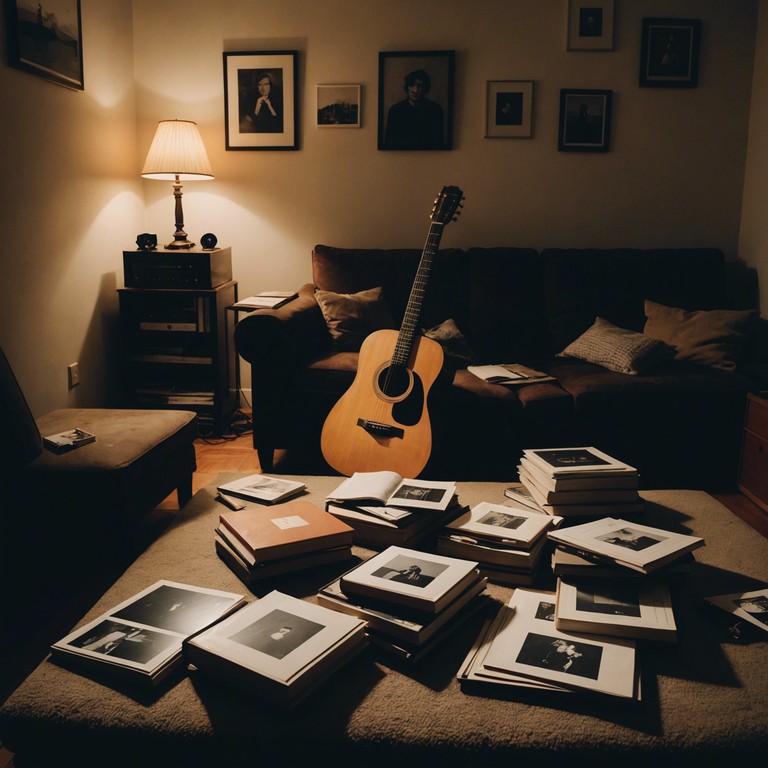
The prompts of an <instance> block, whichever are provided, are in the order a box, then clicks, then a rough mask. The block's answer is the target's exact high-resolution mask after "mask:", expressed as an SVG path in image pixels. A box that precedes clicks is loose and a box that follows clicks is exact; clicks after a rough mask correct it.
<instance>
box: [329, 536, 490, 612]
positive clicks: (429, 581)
mask: <svg viewBox="0 0 768 768" xmlns="http://www.w3.org/2000/svg"><path fill="white" fill-rule="evenodd" d="M477 568H478V564H477V563H476V562H472V561H470V560H462V559H459V558H455V557H446V556H443V555H436V554H432V553H427V552H420V551H418V550H414V549H407V548H405V547H397V546H391V547H387V549H385V550H384V551H383V552H379V554H377V555H374V556H373V557H371V558H370V559H369V560H366V561H365V562H363V563H361V564H360V565H359V566H358V567H357V568H353V569H352V570H351V571H348V572H347V573H345V574H344V575H343V576H342V577H341V589H342V590H343V591H344V592H347V593H349V594H350V595H357V596H360V597H363V598H370V599H372V600H375V601H380V602H383V603H389V604H396V605H401V606H403V607H405V608H412V609H414V610H417V611H424V612H426V613H440V611H442V610H443V609H444V608H445V607H446V606H447V605H449V604H450V603H451V602H452V601H453V600H454V599H455V598H456V597H457V596H458V595H459V594H461V592H463V591H464V590H465V589H466V588H467V587H469V586H470V585H471V584H472V583H473V582H475V581H479V580H480V578H481V576H480V574H479V572H478V570H477Z"/></svg>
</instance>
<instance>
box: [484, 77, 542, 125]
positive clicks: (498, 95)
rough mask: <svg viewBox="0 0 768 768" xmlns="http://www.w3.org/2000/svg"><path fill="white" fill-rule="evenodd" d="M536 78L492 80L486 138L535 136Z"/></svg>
mask: <svg viewBox="0 0 768 768" xmlns="http://www.w3.org/2000/svg"><path fill="white" fill-rule="evenodd" d="M532 113H533V81H532V80H489V81H488V84H487V89H486V118H485V137H486V138H487V139H527V138H530V137H531V135H532V128H531V126H532V118H531V115H532Z"/></svg>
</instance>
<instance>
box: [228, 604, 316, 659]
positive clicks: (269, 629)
mask: <svg viewBox="0 0 768 768" xmlns="http://www.w3.org/2000/svg"><path fill="white" fill-rule="evenodd" d="M323 629H325V626H324V625H323V624H319V623H318V622H316V621H310V620H309V619H306V618H304V617H303V616H296V615H295V614H292V613H288V612H287V611H282V610H280V609H279V608H278V609H275V610H274V611H270V612H269V613H268V614H266V616H262V617H261V618H260V619H259V620H258V621H254V622H253V624H250V625H248V626H247V627H245V628H244V629H241V630H240V631H239V632H237V633H236V634H234V635H232V637H231V638H230V639H231V640H233V641H234V642H236V643H240V644H241V645H246V646H248V647H249V648H253V649H254V650H255V651H260V652H261V653H266V654H267V655H268V656H273V657H274V658H276V659H283V658H285V657H286V656H287V655H288V654H289V653H291V651H294V650H296V649H297V648H298V647H299V646H300V645H302V644H303V643H305V642H306V641H307V640H309V639H310V638H311V637H313V636H314V635H316V634H317V633H318V632H320V631H321V630H323Z"/></svg>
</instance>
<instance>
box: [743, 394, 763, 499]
mask: <svg viewBox="0 0 768 768" xmlns="http://www.w3.org/2000/svg"><path fill="white" fill-rule="evenodd" d="M747 397H748V401H747V415H746V419H745V421H744V438H743V442H742V448H741V465H740V467H739V490H740V491H741V492H742V493H743V494H744V495H745V496H747V497H748V498H750V499H751V500H752V501H754V502H755V504H757V505H758V506H760V507H761V508H762V509H763V510H765V511H766V512H768V399H767V398H765V397H760V396H759V395H755V394H749V395H747Z"/></svg>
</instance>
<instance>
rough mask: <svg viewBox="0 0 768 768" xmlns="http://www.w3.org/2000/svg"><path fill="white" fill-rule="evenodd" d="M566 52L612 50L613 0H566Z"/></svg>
mask: <svg viewBox="0 0 768 768" xmlns="http://www.w3.org/2000/svg"><path fill="white" fill-rule="evenodd" d="M568 50H569V51H612V50H613V0H568Z"/></svg>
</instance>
